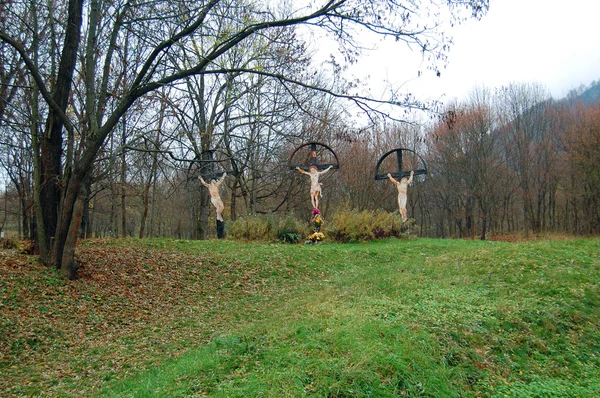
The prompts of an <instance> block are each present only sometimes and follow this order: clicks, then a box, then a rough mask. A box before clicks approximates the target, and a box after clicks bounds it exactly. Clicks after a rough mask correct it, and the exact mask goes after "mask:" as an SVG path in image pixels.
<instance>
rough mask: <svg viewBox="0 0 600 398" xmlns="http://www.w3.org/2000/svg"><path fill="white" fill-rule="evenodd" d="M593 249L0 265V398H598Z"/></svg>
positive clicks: (597, 278) (92, 249)
mask: <svg viewBox="0 0 600 398" xmlns="http://www.w3.org/2000/svg"><path fill="white" fill-rule="evenodd" d="M599 253H600V240H599V239H579V240H560V241H558V240H556V241H534V242H518V243H504V242H480V241H461V240H433V239H414V240H397V239H390V240H385V241H377V242H370V243H362V244H361V243H357V244H333V243H325V244H322V245H317V246H304V245H280V244H251V243H240V242H232V241H223V242H221V241H219V242H197V241H181V240H180V241H176V240H145V241H137V240H120V241H86V242H84V243H83V244H82V245H81V247H80V249H79V252H78V258H79V259H80V261H81V263H82V265H83V268H82V270H81V276H82V278H81V279H80V280H78V281H75V282H68V281H64V280H63V279H61V278H60V277H59V275H58V274H57V273H55V272H54V271H53V270H50V269H47V268H44V267H43V266H41V265H39V264H37V263H36V262H35V258H33V257H28V256H24V255H19V254H18V253H16V252H13V251H6V250H5V251H2V252H0V275H1V278H0V352H1V356H0V396H2V397H13V396H33V395H43V396H58V397H62V396H82V397H83V396H85V397H90V396H109V397H111V396H119V397H179V396H181V397H184V396H185V397H188V396H217V397H259V396H265V397H303V396H314V397H392V396H415V397H417V396H419V397H453V396H456V397H471V396H472V397H476V396H486V397H487V396H499V397H504V396H509V397H597V396H600V258H599V257H598V255H599Z"/></svg>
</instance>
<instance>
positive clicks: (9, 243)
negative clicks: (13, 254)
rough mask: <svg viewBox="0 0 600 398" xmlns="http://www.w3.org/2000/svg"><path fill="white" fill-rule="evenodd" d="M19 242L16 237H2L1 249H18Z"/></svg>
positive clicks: (0, 241) (0, 239)
mask: <svg viewBox="0 0 600 398" xmlns="http://www.w3.org/2000/svg"><path fill="white" fill-rule="evenodd" d="M18 247H19V242H18V241H17V240H16V239H10V238H0V249H17V248H18Z"/></svg>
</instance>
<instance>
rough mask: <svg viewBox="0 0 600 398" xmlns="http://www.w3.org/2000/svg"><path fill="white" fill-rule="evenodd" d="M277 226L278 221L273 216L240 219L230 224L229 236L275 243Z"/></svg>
mask: <svg viewBox="0 0 600 398" xmlns="http://www.w3.org/2000/svg"><path fill="white" fill-rule="evenodd" d="M275 225H277V220H276V219H275V217H274V216H272V215H268V216H248V217H240V218H238V219H237V220H235V221H234V222H232V223H230V224H229V226H228V227H229V228H228V229H229V232H228V235H230V236H231V237H232V238H233V239H239V240H253V241H273V240H275Z"/></svg>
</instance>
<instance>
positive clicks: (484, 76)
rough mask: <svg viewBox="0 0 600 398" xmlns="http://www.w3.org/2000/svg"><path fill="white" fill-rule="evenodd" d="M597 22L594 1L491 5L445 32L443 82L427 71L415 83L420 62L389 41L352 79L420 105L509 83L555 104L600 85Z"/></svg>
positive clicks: (599, 12) (495, 1)
mask: <svg viewBox="0 0 600 398" xmlns="http://www.w3.org/2000/svg"><path fill="white" fill-rule="evenodd" d="M599 18H600V1H598V0H570V1H564V0H491V5H490V10H489V12H488V14H487V15H486V16H484V17H483V19H481V20H480V21H477V20H474V19H471V20H469V21H467V22H465V23H463V24H462V25H459V26H457V27H455V28H453V29H452V30H451V31H450V32H449V33H450V35H451V36H453V38H454V45H453V47H452V48H451V50H450V53H449V59H448V65H447V68H446V69H445V70H442V75H441V77H439V78H438V77H435V75H434V72H432V71H428V70H427V71H426V72H425V75H424V76H423V77H420V78H417V71H418V70H419V63H420V55H418V54H415V53H410V52H407V51H405V50H404V49H403V48H402V44H399V43H392V42H391V41H390V42H383V43H379V44H378V46H379V47H380V49H379V50H378V51H373V52H372V53H370V54H365V57H363V58H362V59H361V61H360V62H359V64H358V65H357V66H356V67H355V68H354V69H353V72H354V73H355V74H356V75H357V76H361V75H362V76H364V75H367V74H368V75H370V81H371V83H372V84H371V85H370V87H371V91H372V94H373V95H375V96H378V95H377V93H378V92H381V90H382V86H381V85H380V84H378V83H377V82H378V81H381V80H382V79H388V80H390V81H393V82H394V83H395V84H396V85H402V84H403V86H402V91H409V92H411V93H413V94H415V95H416V96H418V98H419V99H441V100H443V101H445V100H448V99H453V98H457V99H459V100H460V99H463V98H464V97H466V95H467V94H468V93H469V92H470V91H471V90H472V89H473V88H474V87H475V86H478V85H485V86H486V87H489V88H496V87H500V86H502V85H506V84H509V83H511V82H531V83H533V82H535V83H540V84H542V85H543V86H545V87H546V88H547V89H548V90H549V92H550V94H551V95H552V96H553V97H554V98H557V99H558V98H562V97H564V96H565V95H566V94H567V93H568V91H569V90H571V89H573V88H576V87H578V86H579V85H580V84H584V85H586V86H587V85H589V83H591V82H592V81H593V80H598V79H600V38H599V37H600V19H599ZM421 69H424V68H423V67H421Z"/></svg>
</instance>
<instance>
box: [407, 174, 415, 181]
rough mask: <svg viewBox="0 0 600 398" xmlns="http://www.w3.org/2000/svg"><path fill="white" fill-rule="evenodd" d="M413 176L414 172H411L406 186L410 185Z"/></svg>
mask: <svg viewBox="0 0 600 398" xmlns="http://www.w3.org/2000/svg"><path fill="white" fill-rule="evenodd" d="M414 175H415V172H414V171H411V172H410V178H409V179H408V184H410V183H411V182H412V180H413V176H414Z"/></svg>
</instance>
